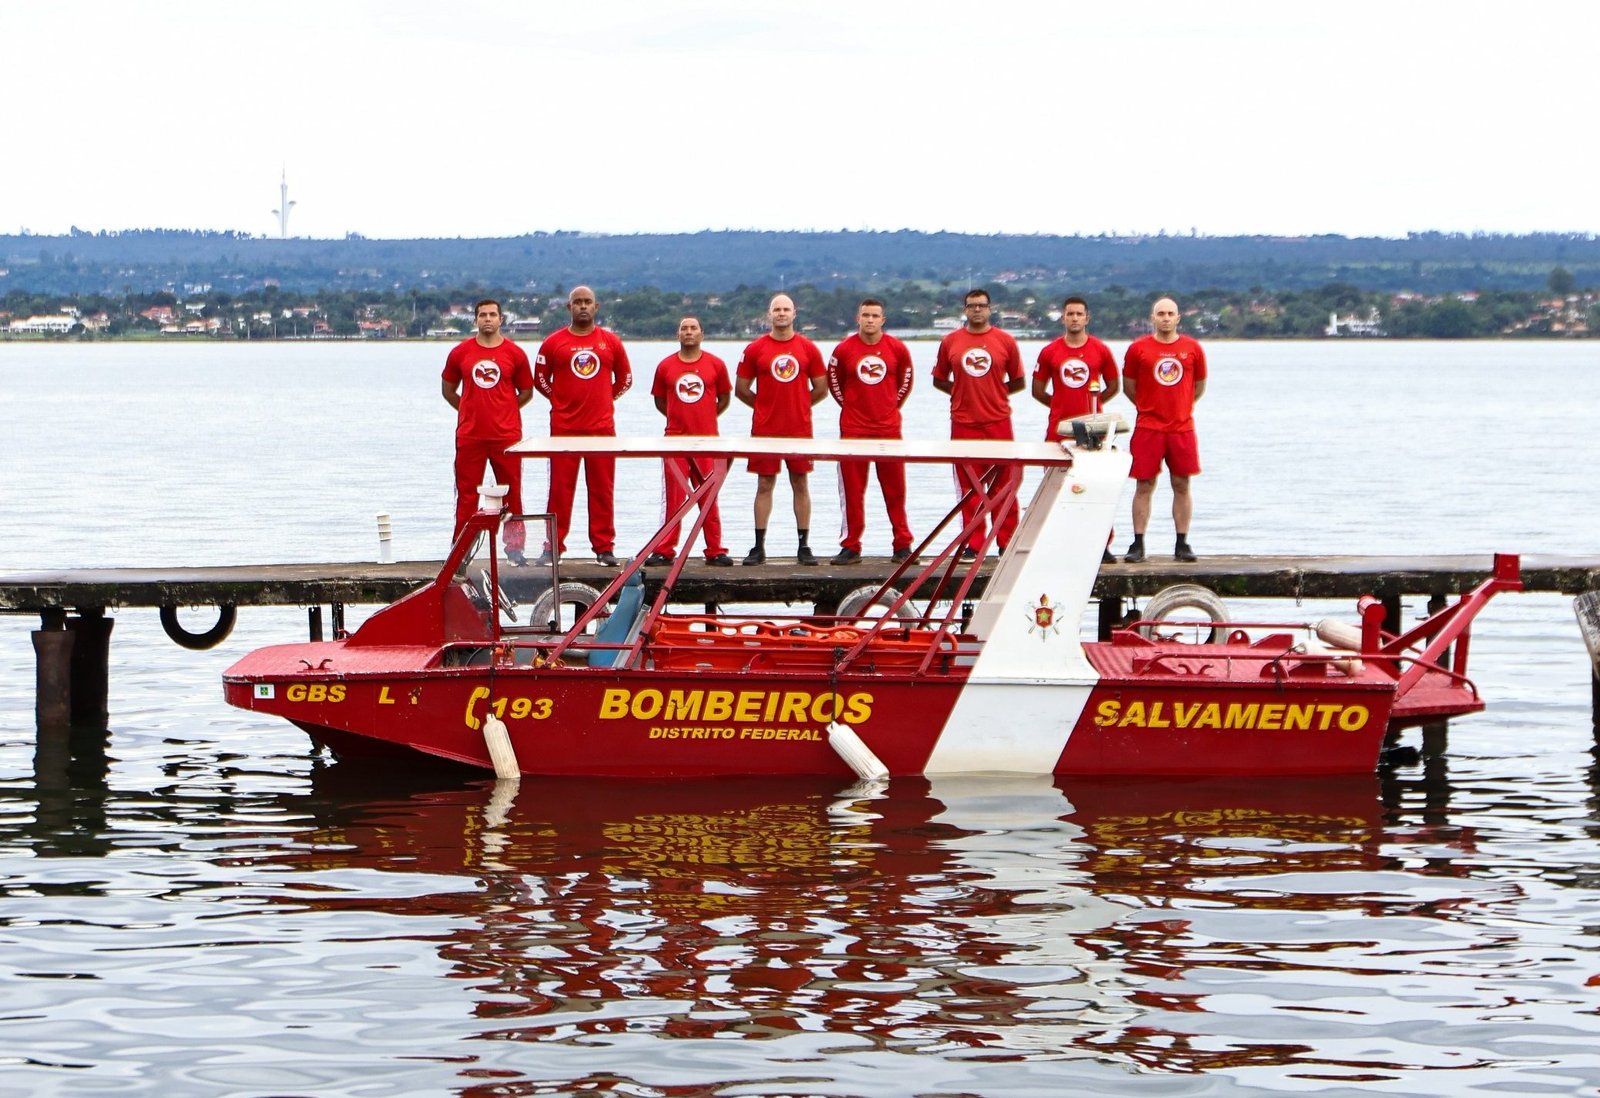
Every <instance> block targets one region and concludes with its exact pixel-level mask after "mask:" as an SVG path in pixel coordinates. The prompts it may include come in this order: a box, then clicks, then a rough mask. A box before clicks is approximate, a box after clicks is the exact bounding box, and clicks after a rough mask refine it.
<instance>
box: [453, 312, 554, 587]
mask: <svg viewBox="0 0 1600 1098" xmlns="http://www.w3.org/2000/svg"><path fill="white" fill-rule="evenodd" d="M501 319H502V316H501V313H500V303H499V302H498V301H494V300H491V299H488V298H485V299H484V300H483V301H480V302H478V304H477V305H476V306H475V307H474V309H473V320H474V323H475V324H476V325H477V328H478V331H477V334H476V335H474V336H473V337H472V338H471V339H464V340H462V341H461V342H460V343H458V344H456V345H455V346H454V347H453V348H451V350H450V354H449V355H448V356H446V358H445V360H444V373H443V374H442V375H441V380H440V388H441V390H442V391H443V393H444V399H445V401H446V402H447V403H448V404H449V405H450V407H452V408H454V409H455V410H456V461H455V478H456V521H455V529H454V531H453V532H452V533H451V535H450V537H451V540H452V541H453V540H454V539H455V538H456V536H457V535H459V534H460V533H461V528H462V527H463V526H465V525H466V524H467V519H469V518H471V517H472V513H473V512H474V511H476V510H477V508H478V484H479V483H480V482H481V481H482V480H483V463H484V462H486V461H487V462H488V463H489V468H490V469H491V470H492V471H493V474H494V479H495V483H497V484H504V485H506V486H507V488H508V491H507V492H506V499H505V507H506V510H507V511H508V512H509V513H511V514H513V515H519V514H521V513H522V459H521V458H518V457H514V456H512V455H510V454H507V453H506V447H507V446H510V445H511V444H512V443H513V442H516V441H517V440H518V439H520V438H521V437H522V406H523V405H524V404H526V403H528V401H529V400H531V399H532V398H533V372H532V370H530V369H529V367H528V356H527V353H526V352H524V351H523V349H522V348H521V347H518V346H517V345H516V344H515V343H513V342H512V341H511V340H509V339H507V338H506V337H505V336H503V335H501V334H500V322H501ZM504 530H505V540H506V559H507V560H509V561H510V562H511V563H512V564H522V563H524V561H525V559H526V558H525V557H524V556H523V549H524V547H525V546H526V544H527V531H526V530H524V529H523V525H522V523H520V522H507V523H506V524H505V527H504Z"/></svg>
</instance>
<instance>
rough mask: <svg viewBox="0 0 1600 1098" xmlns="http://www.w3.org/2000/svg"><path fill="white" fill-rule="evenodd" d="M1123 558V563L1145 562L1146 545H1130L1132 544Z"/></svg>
mask: <svg viewBox="0 0 1600 1098" xmlns="http://www.w3.org/2000/svg"><path fill="white" fill-rule="evenodd" d="M1122 560H1123V563H1125V564H1143V563H1144V546H1142V545H1130V546H1128V551H1127V552H1126V553H1124V554H1123V555H1122Z"/></svg>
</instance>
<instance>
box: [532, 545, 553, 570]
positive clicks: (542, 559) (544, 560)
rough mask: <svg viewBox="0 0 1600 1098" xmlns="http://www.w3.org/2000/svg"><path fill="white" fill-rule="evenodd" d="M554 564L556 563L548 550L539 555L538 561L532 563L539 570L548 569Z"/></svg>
mask: <svg viewBox="0 0 1600 1098" xmlns="http://www.w3.org/2000/svg"><path fill="white" fill-rule="evenodd" d="M555 562H556V559H555V557H553V556H551V555H550V550H548V549H546V550H545V551H544V552H542V553H540V554H539V559H538V560H536V561H534V562H533V563H535V564H537V565H538V566H539V567H541V568H548V567H550V566H551V565H552V564H554V563H555Z"/></svg>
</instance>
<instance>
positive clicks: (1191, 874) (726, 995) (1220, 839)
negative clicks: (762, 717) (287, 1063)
mask: <svg viewBox="0 0 1600 1098" xmlns="http://www.w3.org/2000/svg"><path fill="white" fill-rule="evenodd" d="M348 785H349V777H348V774H347V773H346V772H342V771H340V770H339V768H330V769H329V770H326V771H324V772H322V773H320V774H319V775H318V776H317V778H316V780H315V781H314V783H313V786H314V787H313V790H312V792H311V793H310V794H308V795H306V796H304V797H299V798H295V803H294V805H293V806H292V812H293V813H294V814H297V815H298V814H300V813H302V812H303V813H304V814H306V815H307V816H309V817H310V818H311V819H313V820H314V821H315V830H314V832H313V833H311V834H310V835H308V836H307V839H308V840H309V841H308V843H307V846H306V849H305V850H304V851H302V852H297V853H293V854H288V855H283V856H282V857H284V858H285V859H287V860H289V861H291V862H294V863H295V864H297V865H300V866H302V867H303V868H307V869H318V870H327V869H331V868H335V867H342V868H369V869H383V870H387V871H390V872H393V871H396V870H402V871H407V872H412V871H415V872H422V873H430V874H441V875H451V876H453V875H457V874H462V873H466V874H470V875H471V876H472V877H473V878H474V879H475V881H476V884H477V886H478V888H477V889H476V890H474V891H471V892H463V891H449V892H444V893H430V894H428V895H425V896H416V897H411V898H409V899H406V900H404V901H401V902H400V906H399V907H398V908H397V906H396V903H395V901H393V900H389V899H385V900H383V901H382V908H383V910H384V911H386V912H390V913H393V912H394V911H396V910H402V911H403V910H408V909H410V910H415V911H417V912H419V913H424V912H425V913H428V914H436V913H438V912H440V911H451V912H454V913H457V914H460V915H463V916H467V917H468V920H467V922H468V925H466V926H464V928H463V929H462V930H460V931H459V932H458V933H455V934H453V935H451V936H450V938H449V940H447V941H445V942H443V943H441V945H440V947H439V948H440V954H441V956H442V957H443V958H445V959H446V960H447V961H448V962H449V963H450V965H451V975H452V976H453V977H454V978H456V979H461V980H465V981H468V982H470V983H471V984H472V985H473V987H474V988H475V989H476V992H475V994H476V1000H475V1007H474V1009H475V1012H476V1014H477V1016H478V1017H479V1018H482V1019H485V1020H487V1021H489V1022H492V1023H493V1025H491V1026H490V1027H489V1028H488V1029H486V1030H485V1031H484V1033H483V1036H485V1037H487V1038H491V1039H503V1040H518V1041H578V1040H582V1039H583V1038H585V1037H587V1036H593V1035H596V1034H603V1033H617V1032H633V1033H653V1034H657V1035H659V1036H662V1037H668V1038H714V1037H730V1036H737V1037H745V1038H758V1039H762V1038H771V1037H775V1036H780V1035H783V1034H787V1033H794V1032H797V1031H812V1032H834V1033H848V1034H851V1035H853V1036H857V1037H864V1038H866V1039H868V1040H869V1041H870V1042H871V1043H872V1044H873V1045H874V1046H875V1047H879V1048H883V1049H895V1050H901V1051H913V1050H915V1051H943V1050H950V1049H952V1048H957V1047H959V1048H967V1049H985V1050H989V1051H990V1052H993V1053H1000V1054H1003V1055H1008V1056H1014V1057H1025V1056H1028V1055H1031V1054H1035V1053H1041V1052H1047V1053H1049V1054H1052V1055H1056V1056H1062V1055H1081V1056H1092V1057H1104V1056H1107V1055H1113V1056H1126V1057H1128V1058H1129V1059H1130V1060H1132V1061H1143V1062H1149V1061H1150V1060H1151V1057H1150V1056H1149V1055H1147V1053H1148V1052H1149V1051H1150V1050H1152V1049H1154V1048H1156V1047H1157V1046H1156V1044H1155V1043H1152V1041H1151V1038H1150V1036H1149V1035H1148V1034H1146V1033H1141V1032H1140V1031H1139V1030H1138V1028H1137V1027H1135V1026H1133V1025H1132V1024H1131V1022H1132V1021H1133V1019H1134V1018H1135V1017H1136V1016H1139V1015H1141V1014H1144V1013H1145V1012H1146V1008H1147V1007H1149V1006H1152V1005H1155V1006H1160V1007H1165V1006H1166V1005H1168V1003H1169V999H1168V998H1165V997H1163V996H1162V995H1159V994H1157V995H1154V996H1149V995H1145V996H1141V995H1140V994H1139V993H1138V989H1139V987H1140V985H1141V983H1142V982H1143V978H1145V977H1148V976H1151V975H1159V976H1163V977H1165V976H1170V975H1173V974H1175V973H1181V972H1182V971H1183V970H1184V969H1185V968H1186V967H1188V965H1189V964H1191V963H1192V961H1193V958H1190V957H1187V956H1186V955H1185V949H1186V948H1187V947H1186V944H1185V942H1186V933H1187V932H1186V930H1185V929H1184V923H1185V922H1186V919H1184V918H1179V917H1175V916H1172V914H1171V913H1172V912H1173V911H1175V910H1178V909H1181V908H1183V907H1185V906H1186V905H1188V904H1192V903H1205V904H1209V905H1215V904H1217V903H1218V900H1217V899H1216V898H1215V893H1214V892H1213V891H1211V890H1210V886H1209V885H1208V882H1214V881H1215V880H1216V878H1217V876H1218V874H1220V873H1226V874H1228V875H1230V876H1231V877H1234V878H1247V877H1250V876H1254V875H1260V876H1261V877H1263V878H1266V877H1269V876H1281V875H1284V874H1312V873H1329V874H1343V873H1357V872H1370V871H1375V870H1377V869H1379V868H1381V867H1382V865H1383V863H1384V855H1383V852H1382V846H1383V838H1382V828H1383V808H1382V802H1381V800H1380V797H1379V788H1378V782H1377V780H1376V779H1375V778H1371V777H1362V778H1355V779H1341V780H1328V779H1320V780H1318V781H1317V782H1315V783H1283V782H1278V783H1274V784H1273V785H1272V786H1270V787H1262V786H1260V785H1259V783H1257V784H1256V785H1252V784H1251V783H1246V782H1229V783H1217V782H1170V781H1169V782H1145V783H1130V782H1126V781H1122V782H1114V783H1113V782H1105V783H1077V784H1072V785H1068V786H1057V785H1053V784H1051V783H1050V782H1049V781H1048V780H1030V779H1021V778H1007V777H989V778H984V777H969V778H959V779H942V780H935V781H931V782H930V781H911V782H899V781H897V782H895V783H894V786H893V788H892V789H891V790H889V791H887V792H882V793H875V794H874V793H867V794H866V795H851V794H847V795H845V796H840V795H839V791H838V789H837V788H836V786H834V785H832V784H830V783H827V782H816V781H801V782H795V781H787V780H786V781H782V782H772V781H762V780H754V779H752V780H746V781H722V782H716V783H683V784H669V785H648V784H638V785H631V784H627V783H618V782H614V781H611V782H604V783H595V782H581V781H571V780H562V781H537V782H524V783H523V784H522V786H521V788H520V789H518V790H517V791H516V795H515V799H514V800H513V801H511V802H510V803H509V804H506V803H503V802H504V791H502V795H501V803H496V801H495V792H494V789H493V787H492V786H490V785H476V786H468V787H454V788H449V789H440V790H431V791H430V790H418V791H413V792H410V793H407V794H405V795H403V796H398V797H394V798H389V799H376V800H374V799H365V800H364V799H360V798H355V797H351V796H350V790H349V788H348ZM1227 900H1228V903H1229V905H1230V906H1233V907H1236V908H1251V907H1257V908H1263V909H1265V908H1273V909H1281V908H1284V907H1287V908H1291V909H1293V908H1300V909H1306V910H1317V909H1321V908H1325V907H1326V906H1327V902H1328V896H1327V895H1326V894H1325V893H1323V892H1313V893H1307V894H1301V895H1294V894H1287V893H1285V892H1283V891H1282V890H1281V889H1275V888H1264V889H1261V890H1259V891H1256V890H1253V889H1252V888H1250V887H1249V886H1248V885H1237V886H1230V888H1229V889H1228V896H1227ZM306 902H309V903H310V905H311V906H312V907H313V908H320V909H325V910H348V909H349V908H350V907H351V906H352V905H354V906H357V907H359V906H361V905H363V904H366V903H368V902H369V901H368V900H365V899H362V898H359V897H358V898H349V897H334V898H328V899H323V900H310V901H306ZM1152 910H1153V911H1156V912H1158V913H1160V916H1161V917H1158V918H1154V919H1152V918H1149V917H1147V916H1148V913H1149V912H1151V911H1152ZM1135 915H1137V916H1139V917H1137V918H1130V916H1135ZM1163 1058H1164V1057H1162V1056H1156V1057H1155V1059H1156V1060H1157V1061H1159V1060H1161V1059H1163Z"/></svg>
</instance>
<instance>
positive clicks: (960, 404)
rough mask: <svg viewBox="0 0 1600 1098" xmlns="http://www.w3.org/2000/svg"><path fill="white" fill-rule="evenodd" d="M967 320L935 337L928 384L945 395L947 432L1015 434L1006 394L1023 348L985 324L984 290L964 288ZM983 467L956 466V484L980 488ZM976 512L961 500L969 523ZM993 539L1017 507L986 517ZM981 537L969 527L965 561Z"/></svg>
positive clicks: (1004, 538) (1001, 540)
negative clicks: (947, 397) (936, 345)
mask: <svg viewBox="0 0 1600 1098" xmlns="http://www.w3.org/2000/svg"><path fill="white" fill-rule="evenodd" d="M963 308H964V310H965V313H966V324H965V326H964V327H961V328H957V329H956V330H955V331H953V332H951V333H950V334H949V335H947V336H945V337H944V339H942V340H940V341H939V357H938V358H937V359H936V360H935V361H934V364H933V387H934V388H935V389H937V390H939V391H940V392H941V393H949V394H950V437H951V438H952V439H965V438H997V439H1010V438H1013V437H1015V436H1014V435H1013V434H1012V431H1011V394H1012V393H1020V392H1021V391H1022V387H1023V385H1024V384H1025V382H1024V380H1023V369H1022V351H1021V350H1020V349H1019V348H1018V347H1017V341H1016V340H1015V339H1012V338H1011V334H1010V333H1009V332H1003V331H1001V330H1000V329H999V328H996V327H993V326H992V325H990V323H989V315H990V305H989V291H987V290H968V291H967V295H966V297H965V298H964V299H963ZM987 475H988V470H985V469H984V468H983V467H982V466H978V465H957V466H956V489H957V490H958V491H960V492H962V493H963V495H965V493H967V492H968V491H970V490H971V489H973V488H977V489H978V490H979V491H982V484H983V480H984V478H985V477H986V476H987ZM977 513H978V503H977V501H976V500H975V499H963V502H962V504H961V514H962V516H963V517H964V518H965V519H966V521H967V522H968V523H970V522H971V521H972V519H973V516H975V515H976V514H977ZM990 526H991V528H992V529H993V531H994V535H995V542H996V544H998V545H999V547H1000V551H1001V552H1002V553H1003V552H1005V549H1006V546H1007V545H1009V544H1011V535H1012V533H1013V532H1014V531H1015V530H1016V528H1017V507H1016V504H1015V503H1013V504H1012V506H1010V507H1008V508H1006V510H1005V513H1004V514H1003V515H1002V516H1001V518H1000V520H999V522H998V523H996V522H994V520H993V518H992V517H991V519H990ZM984 541H985V536H984V531H983V528H982V527H981V526H980V527H979V528H978V529H976V530H974V531H973V533H972V536H971V537H970V538H968V539H967V544H966V546H965V547H964V548H963V549H962V550H961V556H962V558H963V559H965V560H973V559H976V557H977V556H978V554H979V552H981V551H982V549H983V543H984Z"/></svg>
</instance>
